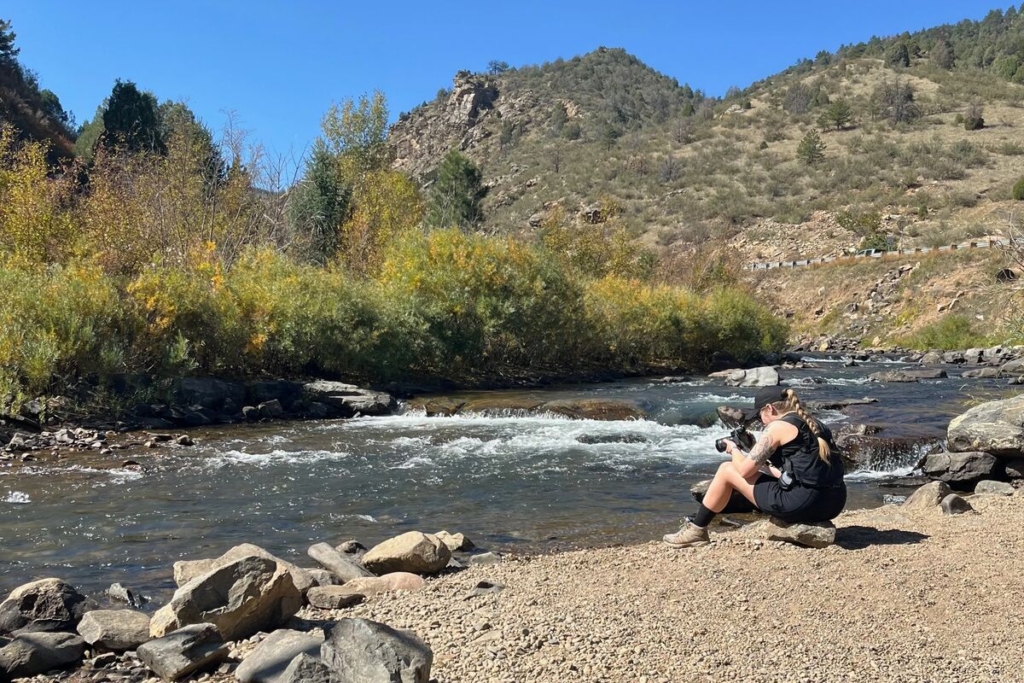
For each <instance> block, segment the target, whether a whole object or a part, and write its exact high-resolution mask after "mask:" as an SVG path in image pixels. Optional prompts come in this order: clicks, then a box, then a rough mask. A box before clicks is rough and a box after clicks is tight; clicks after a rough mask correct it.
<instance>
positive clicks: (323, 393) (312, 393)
mask: <svg viewBox="0 0 1024 683" xmlns="http://www.w3.org/2000/svg"><path fill="white" fill-rule="evenodd" d="M302 395H303V397H304V398H305V399H306V400H307V401H309V402H312V403H323V404H325V405H328V406H331V407H332V408H334V409H335V410H336V411H338V412H339V413H340V414H341V415H342V416H343V417H351V416H353V415H355V414H357V413H358V414H360V415H387V414H388V413H390V412H391V411H392V410H394V409H395V408H396V407H397V405H398V402H397V401H396V400H395V397H394V396H391V395H390V394H385V393H383V392H380V391H371V390H369V389H360V388H359V387H357V386H355V385H353V384H344V383H342V382H328V381H326V380H318V381H316V382H310V383H309V384H305V385H303V387H302Z"/></svg>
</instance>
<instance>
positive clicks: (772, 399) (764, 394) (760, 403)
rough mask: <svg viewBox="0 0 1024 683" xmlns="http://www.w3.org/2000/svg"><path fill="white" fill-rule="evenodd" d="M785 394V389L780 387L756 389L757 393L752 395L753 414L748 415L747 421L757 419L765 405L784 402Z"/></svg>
mask: <svg viewBox="0 0 1024 683" xmlns="http://www.w3.org/2000/svg"><path fill="white" fill-rule="evenodd" d="M785 393H786V388H785V387H780V386H775V387H761V388H760V389H758V390H757V393H756V394H754V410H753V413H752V414H751V415H749V419H753V418H755V417H758V416H759V415H760V414H761V409H762V408H764V407H765V406H766V405H770V404H772V403H778V402H779V401H785V400H786V396H785Z"/></svg>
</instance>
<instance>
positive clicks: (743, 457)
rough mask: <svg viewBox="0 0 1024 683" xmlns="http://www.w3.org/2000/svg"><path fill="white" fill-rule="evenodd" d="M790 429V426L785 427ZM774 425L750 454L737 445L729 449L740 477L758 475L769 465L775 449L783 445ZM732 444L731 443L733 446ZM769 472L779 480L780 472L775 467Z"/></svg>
mask: <svg viewBox="0 0 1024 683" xmlns="http://www.w3.org/2000/svg"><path fill="white" fill-rule="evenodd" d="M785 426H787V427H789V426H790V425H785ZM773 427H774V424H773V425H769V426H768V428H767V429H765V430H764V433H763V434H761V437H760V438H759V439H758V440H757V443H755V444H754V447H753V448H751V449H750V453H744V452H743V451H741V450H740V449H739V448H737V447H736V445H735V444H732V446H731V447H730V448H729V455H731V456H732V462H733V464H734V465H735V466H736V469H737V470H738V471H739V473H740V475H741V476H743V478H744V479H749V478H750V477H752V476H754V475H755V474H757V472H758V471H759V470H761V469H762V468H763V467H764V466H766V465H767V463H768V458H770V457H771V455H772V453H774V452H775V449H776V448H778V447H779V446H780V445H781V443H780V441H779V434H778V430H777V429H773ZM731 443H732V442H730V444H731ZM768 471H769V472H770V473H771V475H772V476H773V477H776V478H778V477H779V476H780V474H781V473H780V472H779V471H778V470H777V469H775V468H774V467H771V466H768Z"/></svg>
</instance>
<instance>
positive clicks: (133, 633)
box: [78, 609, 149, 652]
mask: <svg viewBox="0 0 1024 683" xmlns="http://www.w3.org/2000/svg"><path fill="white" fill-rule="evenodd" d="M78 634H79V635H80V636H82V638H84V639H85V642H87V643H89V644H90V645H92V646H94V647H98V648H102V649H104V650H113V651H115V652H123V651H125V650H134V649H135V648H137V647H138V646H139V645H142V644H143V643H145V642H146V641H148V640H149V615H148V614H143V613H142V612H136V611H135V610H130V609H112V610H95V611H93V612H88V613H86V615H85V616H84V617H82V621H80V622H79V623H78Z"/></svg>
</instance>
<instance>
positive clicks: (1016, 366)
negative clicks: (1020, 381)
mask: <svg viewBox="0 0 1024 683" xmlns="http://www.w3.org/2000/svg"><path fill="white" fill-rule="evenodd" d="M999 371H1000V373H1002V375H1003V377H1020V376H1021V375H1024V358H1017V359H1015V360H1011V361H1007V362H1006V363H1003V364H1002V365H1001V366H1000V367H999Z"/></svg>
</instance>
